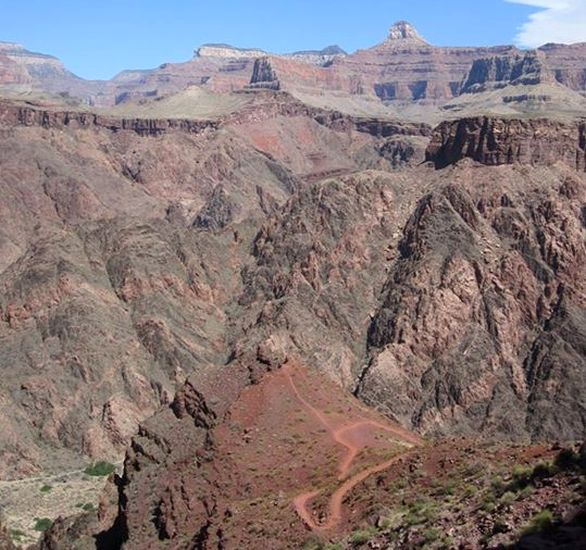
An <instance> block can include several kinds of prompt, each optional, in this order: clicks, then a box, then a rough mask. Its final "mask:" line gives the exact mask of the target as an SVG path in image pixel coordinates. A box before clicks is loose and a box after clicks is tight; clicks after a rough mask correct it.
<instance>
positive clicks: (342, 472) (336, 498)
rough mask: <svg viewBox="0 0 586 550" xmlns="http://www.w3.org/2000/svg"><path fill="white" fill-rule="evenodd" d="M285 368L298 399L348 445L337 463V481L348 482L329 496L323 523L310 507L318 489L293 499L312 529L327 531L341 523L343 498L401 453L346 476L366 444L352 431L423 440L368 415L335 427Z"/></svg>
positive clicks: (415, 441) (336, 438)
mask: <svg viewBox="0 0 586 550" xmlns="http://www.w3.org/2000/svg"><path fill="white" fill-rule="evenodd" d="M285 369H287V367H285V368H284V372H285V376H286V377H287V380H288V381H289V384H290V385H291V388H292V390H293V392H294V393H295V396H296V397H297V399H298V400H299V401H300V402H301V404H302V405H303V406H304V407H305V408H306V409H307V410H308V411H310V412H311V413H312V414H313V415H314V416H315V417H316V418H317V420H318V421H319V422H320V423H321V424H322V425H323V426H324V428H325V429H326V430H327V432H328V433H329V435H330V436H331V437H332V439H334V441H336V443H338V444H340V445H342V446H343V447H345V448H346V454H345V456H344V457H343V459H342V460H341V461H340V464H339V466H338V470H339V474H338V480H340V481H344V480H345V481H344V483H342V485H340V487H338V489H336V491H335V492H334V493H333V494H332V496H331V497H330V500H329V502H328V518H327V520H326V521H325V522H324V523H317V522H316V521H315V520H314V518H313V515H312V513H311V510H310V507H309V505H310V503H311V501H312V500H313V499H314V498H315V497H316V496H317V495H318V494H319V493H320V491H319V490H316V491H308V492H306V493H303V494H301V495H299V496H298V497H296V498H295V499H294V500H293V504H294V506H295V509H296V511H297V513H298V514H299V517H300V518H301V519H302V520H303V521H304V522H305V523H306V524H307V525H308V526H309V527H310V528H311V529H314V530H321V531H327V530H330V529H333V528H334V527H336V526H337V525H338V523H339V522H340V521H341V519H342V503H343V501H344V497H345V496H346V495H347V494H348V493H349V492H350V491H351V490H352V489H353V488H354V487H355V486H356V485H358V484H359V483H361V482H362V481H364V480H365V479H366V478H367V477H369V476H371V475H372V474H376V473H378V472H381V471H383V470H386V469H387V468H389V467H390V466H391V465H392V464H394V463H395V462H396V461H397V460H399V458H400V456H397V457H393V458H391V459H389V460H386V461H385V462H381V463H379V464H375V465H373V466H370V467H368V468H364V469H363V470H361V471H360V472H358V473H356V474H354V475H353V476H351V477H350V478H348V479H346V478H347V476H348V474H349V472H350V470H351V468H352V463H353V462H354V459H355V458H356V456H357V455H358V453H359V451H361V450H362V449H363V448H364V447H365V446H364V445H357V444H356V443H355V442H354V440H353V439H352V437H351V436H352V434H353V433H356V434H360V433H362V432H364V430H365V428H366V429H367V430H368V429H371V428H375V429H379V430H383V431H386V432H389V433H392V434H393V435H394V436H395V437H396V438H397V440H398V441H400V442H402V443H406V444H407V445H409V446H415V445H418V444H420V443H421V440H420V439H419V438H418V437H417V436H415V435H413V434H412V433H410V432H408V431H407V430H404V429H402V428H400V427H399V426H397V427H394V426H390V425H386V424H383V423H381V422H377V421H375V420H370V419H366V418H365V419H362V420H359V421H356V422H352V423H350V424H347V425H345V426H342V427H338V428H336V427H334V426H332V424H331V423H330V422H329V420H328V418H327V417H326V415H325V414H324V412H322V411H320V410H319V409H317V408H316V407H314V406H313V405H312V404H311V403H309V402H308V401H307V400H306V399H305V398H304V397H303V395H301V392H300V391H299V388H298V387H297V385H296V384H295V381H294V380H293V376H292V375H291V372H290V370H288V369H287V370H285Z"/></svg>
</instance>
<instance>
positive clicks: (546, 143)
mask: <svg viewBox="0 0 586 550" xmlns="http://www.w3.org/2000/svg"><path fill="white" fill-rule="evenodd" d="M585 132H586V126H585V125H584V124H583V123H575V124H573V123H562V122H556V121H551V120H547V119H540V120H515V119H511V120H502V119H495V118H490V117H478V118H469V119H462V120H458V121H454V122H444V123H442V124H440V125H439V126H438V127H437V128H436V129H435V131H434V134H433V137H432V140H431V143H430V145H429V147H428V149H427V159H428V160H430V161H432V162H433V163H434V164H435V165H436V167H438V168H443V167H445V166H448V165H450V164H453V163H455V162H457V161H459V160H461V159H463V158H471V159H474V160H475V161H478V162H480V163H482V164H488V165H501V164H512V163H520V164H528V165H545V166H551V165H553V164H555V163H557V162H561V163H564V164H566V165H568V166H570V167H572V168H574V169H576V170H578V171H580V172H584V171H585V170H586V137H585V136H586V133H585Z"/></svg>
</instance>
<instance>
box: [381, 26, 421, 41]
mask: <svg viewBox="0 0 586 550" xmlns="http://www.w3.org/2000/svg"><path fill="white" fill-rule="evenodd" d="M387 41H388V42H396V41H409V42H419V43H421V44H427V42H426V41H425V40H424V39H423V37H422V36H421V35H420V34H419V33H418V32H417V29H416V28H415V27H414V26H413V25H411V23H408V22H407V21H397V22H396V23H395V24H394V25H393V26H392V27H391V29H390V30H389V37H388V39H387Z"/></svg>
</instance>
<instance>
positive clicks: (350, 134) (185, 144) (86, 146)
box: [0, 93, 426, 477]
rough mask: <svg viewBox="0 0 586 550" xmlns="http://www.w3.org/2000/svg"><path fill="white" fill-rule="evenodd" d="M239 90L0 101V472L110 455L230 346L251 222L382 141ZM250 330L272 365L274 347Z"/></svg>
mask: <svg viewBox="0 0 586 550" xmlns="http://www.w3.org/2000/svg"><path fill="white" fill-rule="evenodd" d="M267 94H268V93H267ZM263 97H264V99H263ZM255 101H256V103H255V104H254V108H251V107H246V108H244V109H243V110H242V111H239V112H237V113H235V114H234V115H231V116H229V117H226V118H225V119H222V120H221V121H220V122H209V121H199V122H198V121H190V120H182V119H156V120H155V119H153V120H150V121H149V120H144V119H116V118H113V117H101V116H99V115H96V114H93V113H83V112H80V111H72V112H68V111H61V110H52V109H49V108H43V109H41V108H32V107H29V108H23V107H21V106H18V105H14V104H11V103H9V102H4V103H2V106H1V111H0V112H1V116H0V124H1V125H2V128H1V131H2V132H3V136H4V138H3V140H2V150H1V152H0V164H1V166H2V170H1V173H2V176H1V177H0V188H1V190H2V196H3V197H4V200H3V201H2V202H1V205H0V210H1V212H2V216H3V226H2V229H1V230H0V250H1V251H2V254H1V256H0V271H1V273H0V288H1V289H2V292H1V293H0V294H1V298H0V340H1V342H2V346H0V349H1V352H0V365H1V366H2V370H3V372H4V371H5V370H6V372H7V374H6V376H4V377H3V383H2V386H1V388H0V402H1V403H2V408H1V409H2V411H3V412H2V413H1V416H2V418H1V420H2V424H3V426H4V431H3V439H2V441H1V442H0V452H1V453H2V461H1V462H2V469H1V472H0V475H2V476H3V477H12V476H20V475H31V474H34V473H35V472H38V471H40V470H49V471H51V470H54V469H61V468H62V467H72V468H77V467H79V463H80V461H87V460H89V459H90V458H91V459H109V460H111V461H114V460H115V459H117V458H119V457H120V456H121V454H122V452H123V450H124V448H125V446H126V445H127V443H128V440H129V438H130V437H131V435H132V434H134V433H136V430H137V426H138V423H139V422H140V421H141V420H143V419H144V418H145V417H147V416H150V415H151V414H152V413H153V412H155V411H156V410H157V409H158V408H159V407H160V406H164V405H166V404H168V403H169V402H170V401H172V400H173V396H174V394H175V391H176V388H177V387H180V386H181V385H182V384H183V383H184V382H185V380H186V379H187V378H188V377H189V376H190V374H192V373H193V372H195V371H200V370H201V371H205V370H207V369H208V368H214V367H215V366H217V365H221V364H223V363H225V362H226V361H227V360H228V359H229V358H230V356H231V355H233V348H232V347H228V342H233V341H234V340H235V339H236V336H235V335H236V334H238V335H239V334H240V333H241V322H240V320H239V319H238V318H236V319H234V320H231V317H230V316H231V312H232V311H233V310H234V309H235V306H234V304H233V302H235V301H236V300H237V299H238V298H239V296H240V294H241V291H242V284H243V281H242V278H241V275H240V272H241V269H242V268H243V266H244V265H246V264H247V263H249V262H251V261H252V257H251V256H250V251H251V249H252V240H253V239H254V236H255V234H256V233H257V231H258V228H259V226H260V224H261V223H262V222H263V220H264V219H265V218H266V217H267V216H272V215H274V214H276V212H277V211H278V210H279V208H280V207H281V206H282V205H283V204H284V203H285V202H286V200H287V199H288V198H289V197H290V196H291V195H293V194H294V193H296V192H297V191H298V190H299V189H301V188H302V187H304V186H305V185H307V182H308V181H309V180H311V179H312V178H317V179H319V178H320V175H319V174H321V173H322V172H323V171H332V172H334V173H345V172H351V171H355V170H358V169H359V167H360V166H361V163H362V162H365V161H364V160H363V159H365V158H373V157H376V155H377V153H376V151H377V148H378V147H379V146H381V143H382V142H383V141H382V140H383V139H384V138H380V137H378V136H377V135H376V133H374V135H373V134H371V132H370V131H368V129H367V128H366V129H364V128H362V129H361V127H360V121H357V120H354V119H352V118H351V117H345V116H342V115H339V114H336V113H331V112H327V111H324V110H319V109H312V108H310V107H308V106H305V105H303V104H301V103H299V102H295V101H293V100H291V98H289V97H288V96H285V95H282V94H274V95H272V94H268V95H267V97H265V96H258V97H257V99H256V100H255ZM259 102H260V103H259ZM263 102H264V106H263V105H261V104H263ZM271 126H272V127H273V128H274V129H275V138H274V140H273V139H266V138H267V136H268V134H267V130H268V128H269V127H271ZM263 128H264V134H263ZM421 132H423V133H425V132H426V130H425V128H422V127H421V128H420V127H419V126H414V127H413V128H410V127H409V126H408V125H407V126H405V125H397V129H396V132H395V133H396V135H397V136H399V135H402V137H403V138H404V139H409V138H410V136H409V135H408V134H409V133H421ZM418 137H422V136H418ZM290 143H296V144H298V146H299V148H300V150H299V153H298V156H297V157H296V158H291V155H289V154H288V150H287V147H288V144H290ZM307 150H310V151H311V152H312V153H313V157H311V156H310V155H307V154H306V153H305V152H304V151H307ZM318 153H319V154H318ZM308 157H309V158H310V160H309V161H307V159H308ZM31 159H34V162H31ZM386 166H387V167H388V168H389V169H390V164H386ZM264 340H266V341H265V342H264V344H263V346H261V348H259V357H260V358H262V361H263V362H266V363H268V364H271V365H272V364H278V362H279V361H281V360H282V353H286V350H285V348H283V351H281V348H280V347H279V346H280V344H279V346H277V344H276V343H277V342H278V341H279V340H278V339H270V338H269V339H266V338H265V339H264ZM263 364H264V363H263ZM14 365H16V366H17V367H16V368H13V367H14ZM41 449H44V450H43V451H41ZM82 457H85V458H82Z"/></svg>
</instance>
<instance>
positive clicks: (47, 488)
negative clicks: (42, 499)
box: [39, 485, 53, 493]
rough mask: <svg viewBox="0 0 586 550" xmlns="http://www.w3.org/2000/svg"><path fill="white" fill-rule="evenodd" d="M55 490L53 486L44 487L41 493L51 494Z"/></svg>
mask: <svg viewBox="0 0 586 550" xmlns="http://www.w3.org/2000/svg"><path fill="white" fill-rule="evenodd" d="M52 490H53V487H52V486H51V485H43V486H42V487H41V488H40V489H39V491H41V493H50V492H51V491H52Z"/></svg>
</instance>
